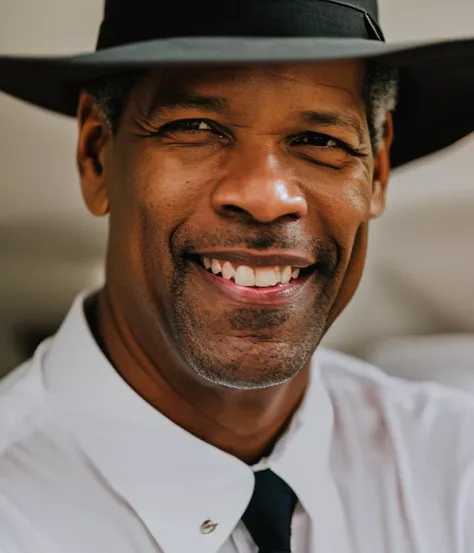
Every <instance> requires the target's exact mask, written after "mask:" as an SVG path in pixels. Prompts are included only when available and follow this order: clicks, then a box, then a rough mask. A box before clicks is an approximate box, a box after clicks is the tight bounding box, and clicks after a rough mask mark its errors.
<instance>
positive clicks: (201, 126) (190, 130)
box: [158, 119, 224, 136]
mask: <svg viewBox="0 0 474 553" xmlns="http://www.w3.org/2000/svg"><path fill="white" fill-rule="evenodd" d="M179 133H187V134H203V133H215V134H217V135H221V136H224V132H223V131H221V130H220V129H219V127H218V126H217V125H216V124H215V123H212V122H211V121H208V120H207V119H180V120H179V121H172V122H171V123H166V124H165V125H163V126H162V127H161V128H160V130H159V131H158V134H160V135H162V136H165V135H171V134H179Z"/></svg>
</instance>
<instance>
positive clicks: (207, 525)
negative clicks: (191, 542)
mask: <svg viewBox="0 0 474 553" xmlns="http://www.w3.org/2000/svg"><path fill="white" fill-rule="evenodd" d="M218 526H219V523H217V522H214V521H212V520H209V519H207V520H205V521H204V522H203V523H202V524H201V534H212V532H214V530H215V529H216V528H217V527H218Z"/></svg>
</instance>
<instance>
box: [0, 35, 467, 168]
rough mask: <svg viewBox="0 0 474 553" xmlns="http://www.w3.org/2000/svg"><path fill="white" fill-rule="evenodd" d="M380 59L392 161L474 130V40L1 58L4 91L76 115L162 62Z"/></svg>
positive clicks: (224, 44)
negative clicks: (389, 91) (98, 94)
mask: <svg viewBox="0 0 474 553" xmlns="http://www.w3.org/2000/svg"><path fill="white" fill-rule="evenodd" d="M342 59H377V60H379V61H380V62H381V63H383V64H386V65H387V66H390V67H395V68H398V69H399V70H400V97H399V103H398V106H397V109H396V111H395V113H394V120H395V131H396V132H395V141H394V144H393V148H392V154H391V160H392V166H393V167H399V166H401V165H404V164H406V163H408V162H410V161H413V160H415V159H419V158H421V157H424V156H426V155H428V154H431V153H433V152H436V151H439V150H441V149H443V148H446V147H447V146H450V145H451V144H453V143H455V142H457V141H458V140H460V139H461V138H463V137H465V136H467V135H468V134H470V133H471V132H473V131H474V38H471V39H463V40H452V41H444V42H439V41H437V42H423V43H420V42H409V43H398V44H397V43H393V44H387V43H384V42H377V41H369V40H363V39H320V38H287V37H283V38H248V37H245V38H236V37H187V38H170V39H159V40H153V41H147V42H141V43H135V44H130V45H125V46H118V47H114V48H109V49H105V50H100V51H97V52H94V53H90V54H81V55H75V56H68V57H47V58H39V57H6V56H3V57H0V90H3V91H4V92H6V93H7V94H11V95H13V96H15V97H17V98H20V99H22V100H24V101H26V102H30V103H32V104H35V105H37V106H40V107H43V108H46V109H49V110H52V111H55V112H58V113H62V114H65V115H69V116H74V115H75V113H76V106H77V98H78V92H79V90H80V88H81V86H82V85H83V84H84V83H86V82H88V81H91V80H94V79H97V78H99V77H101V76H106V75H112V74H114V73H118V72H123V71H127V70H137V69H147V68H151V67H155V66H160V65H192V64H243V63H285V62H287V63H289V62H310V61H314V62H318V61H330V60H342Z"/></svg>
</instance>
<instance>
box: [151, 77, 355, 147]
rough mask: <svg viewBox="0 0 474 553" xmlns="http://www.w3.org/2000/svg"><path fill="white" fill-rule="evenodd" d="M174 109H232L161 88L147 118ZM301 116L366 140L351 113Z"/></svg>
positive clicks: (217, 100)
mask: <svg viewBox="0 0 474 553" xmlns="http://www.w3.org/2000/svg"><path fill="white" fill-rule="evenodd" d="M173 109H202V110H204V111H209V112H214V113H223V112H225V111H228V110H229V109H230V104H229V102H228V101H227V100H226V99H225V98H222V97H219V96H206V95H201V94H198V93H196V92H193V91H191V90H185V89H176V88H173V89H163V88H161V89H159V90H157V91H156V92H155V94H154V96H153V99H152V101H151V103H150V106H149V108H148V110H147V118H148V119H154V118H156V117H160V116H164V115H165V114H167V113H168V112H170V111H172V110H173ZM301 116H302V119H303V120H304V121H305V122H306V123H311V124H313V125H314V124H316V125H319V126H322V127H335V126H336V127H337V126H341V127H344V128H346V129H348V130H349V131H352V132H355V133H356V135H357V138H358V139H359V142H360V143H362V142H364V140H365V132H364V128H363V126H362V123H361V121H360V120H359V119H358V118H357V117H356V116H355V115H352V114H350V113H344V114H340V113H334V112H325V111H304V112H303V113H302V114H301Z"/></svg>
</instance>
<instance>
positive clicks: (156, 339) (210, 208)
mask: <svg viewBox="0 0 474 553" xmlns="http://www.w3.org/2000/svg"><path fill="white" fill-rule="evenodd" d="M363 83H364V66H363V64H362V63H361V62H356V61H347V62H337V63H326V64H319V65H315V64H300V65H280V66H240V67H238V68H236V67H234V68H232V67H220V68H203V67H201V68H181V69H167V70H166V71H155V72H152V73H150V74H149V75H148V77H147V78H146V79H144V80H143V81H141V82H140V83H139V84H138V85H137V86H136V87H135V88H134V89H133V91H132V93H131V95H130V97H129V99H128V101H127V104H126V107H125V110H124V114H123V118H122V121H121V124H120V127H119V130H118V132H117V134H116V135H115V136H114V135H113V134H112V132H111V130H110V128H109V126H108V125H107V123H106V121H105V119H104V117H103V114H102V113H101V111H100V109H99V108H98V107H97V106H96V105H95V103H94V100H93V98H91V97H90V96H89V95H88V94H86V93H83V94H82V95H81V98H80V104H79V108H78V120H79V141H78V153H77V158H78V165H79V171H80V175H81V183H82V190H83V195H84V198H85V201H86V204H87V206H88V208H89V210H90V211H91V212H92V213H93V214H95V215H98V216H100V215H105V214H107V213H108V214H110V234H109V244H108V253H107V264H106V285H105V286H104V288H103V289H102V290H101V291H100V292H99V294H98V301H97V306H98V308H97V320H96V326H97V338H98V340H99V342H100V343H101V344H102V347H103V349H104V351H105V352H106V354H107V355H108V357H109V359H110V360H111V362H112V364H113V365H114V367H115V369H116V370H117V371H118V373H119V374H120V375H121V376H122V378H123V379H124V380H125V381H126V382H127V383H128V384H129V385H130V386H131V387H132V388H133V389H135V391H136V392H137V393H138V394H140V396H142V397H143V398H144V399H145V400H146V401H147V402H148V403H150V404H151V405H152V406H153V407H155V408H156V409H158V410H159V411H160V412H162V413H163V414H164V415H165V416H167V417H168V418H170V419H171V420H173V421H174V422H175V423H176V424H178V425H179V426H181V427H183V428H184V429H186V430H188V431H189V432H191V433H192V434H194V435H196V436H198V437H199V438H201V439H202V440H205V441H206V442H208V443H210V444H213V445H214V446H216V447H218V448H220V449H222V450H224V451H226V452H229V453H231V454H232V455H235V456H236V457H238V458H240V459H242V460H243V461H245V462H249V463H250V462H254V461H256V460H258V459H259V458H260V457H261V456H262V455H265V454H267V453H268V452H269V451H270V450H271V448H272V446H273V444H274V442H275V440H276V439H277V438H278V436H279V435H280V434H281V432H282V431H283V430H284V429H285V427H286V425H287V423H288V421H289V420H290V419H291V415H292V414H293V412H294V411H295V409H296V408H297V407H298V405H299V404H300V402H301V400H302V398H303V396H304V392H305V389H306V387H307V383H308V377H309V361H310V357H311V354H312V353H313V351H314V350H315V348H316V347H317V346H318V344H319V343H320V341H321V339H322V337H323V336H324V334H325V332H326V331H327V329H328V328H329V327H330V326H331V324H332V323H333V322H334V320H335V319H336V318H337V316H338V315H339V313H340V312H341V311H342V310H343V309H344V307H345V306H346V305H347V303H348V302H349V301H350V299H351V298H352V295H353V294H354V292H355V290H356V288H357V286H358V283H359V280H360V278H361V275H362V270H363V266H364V261H365V255H366V246H367V231H368V225H369V221H370V220H371V219H372V218H374V217H377V216H379V215H380V214H381V213H382V211H383V208H384V201H385V191H386V185H387V182H388V177H389V172H390V167H389V150H390V146H391V142H392V134H393V132H392V120H391V117H390V116H388V119H387V122H386V128H385V138H384V142H383V144H382V146H381V147H380V149H379V150H378V151H377V152H373V151H372V148H371V144H370V138H369V132H368V127H367V117H366V111H365V105H364V96H363ZM177 93H179V94H177ZM178 96H179V98H178ZM177 100H179V102H178V105H176V101H177ZM190 100H191V105H190ZM309 114H311V115H309ZM328 114H330V116H328ZM190 120H191V121H190ZM178 121H179V123H177V122H178ZM183 121H185V122H183ZM237 249H238V250H239V251H240V252H242V251H243V252H244V253H245V252H247V253H250V254H252V255H255V256H258V255H267V254H269V253H272V254H275V253H276V254H278V253H285V254H293V255H296V256H299V258H301V259H305V260H306V261H307V262H308V264H309V263H318V270H315V271H314V272H313V273H311V276H310V277H309V278H308V281H307V282H306V284H305V286H304V288H303V289H302V290H301V291H300V292H299V293H298V294H297V295H295V296H294V297H293V298H292V300H291V301H289V302H287V303H285V304H284V305H277V306H271V305H259V304H249V303H239V302H238V301H233V300H231V299H229V298H228V297H226V296H224V295H223V294H221V293H220V292H219V290H216V289H215V288H213V287H212V286H210V285H209V283H208V282H207V281H206V279H205V278H202V275H201V273H200V272H199V270H197V269H196V265H195V264H194V260H195V258H194V255H195V254H204V255H208V256H209V257H213V254H215V255H214V257H218V255H217V254H216V253H215V252H218V251H219V252H222V251H226V252H228V251H235V250H237ZM104 393H106V392H104ZM315 424H317V421H315Z"/></svg>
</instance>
